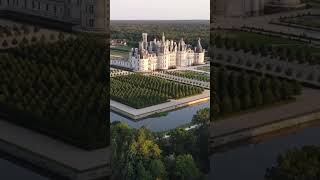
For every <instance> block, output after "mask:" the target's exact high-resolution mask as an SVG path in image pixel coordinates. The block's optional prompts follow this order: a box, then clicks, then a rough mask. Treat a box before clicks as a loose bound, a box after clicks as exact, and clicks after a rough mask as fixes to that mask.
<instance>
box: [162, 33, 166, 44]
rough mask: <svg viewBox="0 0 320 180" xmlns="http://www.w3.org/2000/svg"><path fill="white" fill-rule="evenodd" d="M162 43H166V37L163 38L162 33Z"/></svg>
mask: <svg viewBox="0 0 320 180" xmlns="http://www.w3.org/2000/svg"><path fill="white" fill-rule="evenodd" d="M162 42H163V43H165V42H166V37H165V36H164V32H163V33H162Z"/></svg>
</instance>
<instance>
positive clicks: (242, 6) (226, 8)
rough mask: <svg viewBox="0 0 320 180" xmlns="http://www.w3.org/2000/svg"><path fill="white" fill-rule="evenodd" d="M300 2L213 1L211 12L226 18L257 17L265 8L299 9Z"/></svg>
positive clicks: (286, 0) (261, 0) (257, 0)
mask: <svg viewBox="0 0 320 180" xmlns="http://www.w3.org/2000/svg"><path fill="white" fill-rule="evenodd" d="M302 6H303V3H302V1H301V0H213V1H212V12H213V14H214V15H222V16H226V17H237V16H241V17H246V16H257V15H261V14H263V12H264V9H265V7H271V8H272V7H275V8H279V7H282V8H299V7H302Z"/></svg>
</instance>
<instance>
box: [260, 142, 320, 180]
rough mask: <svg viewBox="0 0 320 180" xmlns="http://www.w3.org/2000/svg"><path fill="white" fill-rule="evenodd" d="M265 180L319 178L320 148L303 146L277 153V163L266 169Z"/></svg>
mask: <svg viewBox="0 0 320 180" xmlns="http://www.w3.org/2000/svg"><path fill="white" fill-rule="evenodd" d="M265 177H266V179H267V180H284V179H286V180H296V179H306V180H307V179H308V180H309V179H310V180H311V179H319V178H320V148H319V147H318V146H304V147H302V148H300V149H297V148H294V149H291V150H288V151H287V152H285V153H284V154H282V155H279V157H278V161H277V165H276V166H274V167H272V168H269V169H267V171H266V174H265Z"/></svg>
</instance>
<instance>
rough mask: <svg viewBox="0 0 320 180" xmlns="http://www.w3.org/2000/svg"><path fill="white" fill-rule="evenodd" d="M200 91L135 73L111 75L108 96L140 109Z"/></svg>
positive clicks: (199, 91) (193, 87) (196, 88)
mask: <svg viewBox="0 0 320 180" xmlns="http://www.w3.org/2000/svg"><path fill="white" fill-rule="evenodd" d="M202 92H203V89H202V88H198V87H195V86H191V85H186V84H181V83H176V82H173V81H168V80H165V79H161V78H158V77H152V76H145V75H142V74H138V73H136V74H130V75H125V76H117V77H112V78H111V90H110V98H111V99H112V100H115V101H118V102H120V103H123V104H126V105H128V106H130V107H133V108H136V109H141V108H145V107H149V106H153V105H157V104H161V103H165V102H168V101H169V100H170V99H180V98H184V97H189V96H193V95H197V94H200V93H202Z"/></svg>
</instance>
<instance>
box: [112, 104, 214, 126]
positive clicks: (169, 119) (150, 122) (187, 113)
mask: <svg viewBox="0 0 320 180" xmlns="http://www.w3.org/2000/svg"><path fill="white" fill-rule="evenodd" d="M207 107H209V102H206V103H201V104H196V105H193V106H188V107H185V108H182V109H178V110H175V111H171V112H168V114H167V115H166V116H161V117H151V118H146V119H142V120H139V121H134V120H131V119H130V118H127V117H123V116H121V115H119V114H117V113H114V112H111V113H110V118H111V122H114V121H121V122H126V123H128V124H129V126H131V127H134V128H139V127H142V126H145V127H146V128H148V129H149V130H151V131H153V132H161V131H167V130H170V129H175V128H177V127H179V126H182V125H185V124H188V123H190V122H191V120H192V117H193V115H195V114H196V113H197V111H198V110H200V109H203V108H207Z"/></svg>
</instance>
